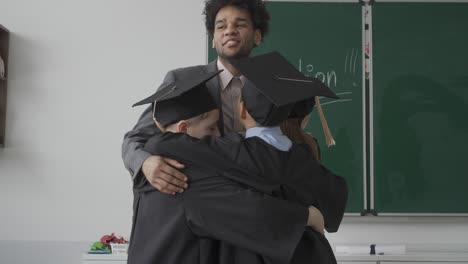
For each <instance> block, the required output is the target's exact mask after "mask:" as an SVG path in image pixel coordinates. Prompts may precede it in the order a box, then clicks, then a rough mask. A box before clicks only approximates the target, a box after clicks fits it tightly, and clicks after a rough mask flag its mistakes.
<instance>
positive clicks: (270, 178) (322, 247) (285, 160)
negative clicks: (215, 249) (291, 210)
mask: <svg viewBox="0 0 468 264" xmlns="http://www.w3.org/2000/svg"><path fill="white" fill-rule="evenodd" d="M150 141H152V142H154V143H156V144H157V145H158V147H157V151H156V152H157V153H155V154H157V155H161V156H165V157H169V158H173V159H176V160H178V161H180V162H182V163H185V164H186V165H188V166H195V167H201V168H205V169H207V170H212V171H223V174H222V175H223V176H225V177H228V178H230V179H233V180H235V181H237V182H240V183H243V184H246V185H248V186H250V187H252V188H255V189H257V190H260V191H263V192H265V191H267V192H266V193H268V191H270V193H268V194H272V195H274V196H278V197H282V198H283V199H287V200H289V201H293V202H296V203H299V204H302V205H304V206H309V205H313V206H316V207H317V208H318V209H319V210H320V211H321V212H322V214H323V216H324V219H325V228H326V230H327V231H328V232H336V231H337V230H338V227H339V225H340V223H341V220H342V217H343V214H344V210H345V207H346V201H347V187H346V183H345V181H344V179H343V178H342V177H339V176H337V175H335V174H333V173H332V172H331V171H329V170H328V169H326V168H325V167H324V166H322V165H321V164H320V163H319V162H317V161H315V160H313V158H312V152H311V151H310V149H309V147H308V146H306V145H293V147H292V149H291V150H290V151H287V152H285V151H279V150H277V149H276V148H274V147H273V146H271V145H269V144H268V143H266V142H264V141H263V140H262V139H260V138H258V137H252V138H248V139H243V138H242V137H241V136H239V135H238V134H236V133H232V134H228V135H226V136H225V137H222V138H221V137H205V138H203V139H201V140H198V139H195V138H192V137H190V136H188V135H186V134H178V133H164V134H161V135H158V136H156V137H155V138H153V139H152V140H150ZM226 159H227V160H230V161H231V163H230V164H226V162H225V160H226ZM238 166H240V167H241V168H243V169H246V170H247V171H248V174H247V177H246V174H244V173H237V171H236V168H237V167H238ZM189 177H190V176H189ZM265 185H266V186H265ZM188 189H190V185H189V188H188ZM258 243H262V242H261V241H258ZM278 248H279V247H278ZM246 261H248V262H246ZM243 262H244V263H273V262H274V261H273V260H271V259H270V258H268V257H267V256H259V255H258V253H254V252H252V251H249V250H246V249H245V248H239V247H237V248H236V247H233V246H230V245H229V244H226V243H221V245H220V263H243ZM291 263H336V259H335V257H334V254H333V251H332V249H331V247H330V245H329V243H328V241H327V239H326V238H325V237H324V236H323V235H321V234H319V233H317V232H315V231H313V230H312V229H310V228H307V229H306V231H305V232H304V234H303V236H302V239H301V242H300V243H299V245H298V246H297V248H296V251H295V253H294V255H293V258H292V262H291Z"/></svg>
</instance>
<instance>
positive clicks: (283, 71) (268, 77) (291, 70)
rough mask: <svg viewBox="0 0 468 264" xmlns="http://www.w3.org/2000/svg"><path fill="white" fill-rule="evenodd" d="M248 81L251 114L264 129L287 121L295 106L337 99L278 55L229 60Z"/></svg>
mask: <svg viewBox="0 0 468 264" xmlns="http://www.w3.org/2000/svg"><path fill="white" fill-rule="evenodd" d="M230 63H231V64H232V66H234V67H235V68H236V69H237V70H238V71H239V72H241V73H242V75H244V76H245V77H246V78H247V79H248V82H247V83H246V85H245V87H244V89H243V90H242V100H243V101H244V103H245V105H246V108H247V110H248V111H249V114H250V115H251V116H252V117H253V118H254V119H255V121H257V122H258V123H260V124H261V125H263V126H276V125H278V124H279V123H280V122H281V121H283V120H285V119H287V118H288V115H289V113H290V112H291V110H292V108H293V106H294V103H296V102H299V101H302V100H304V99H307V98H312V97H314V96H326V97H332V98H338V97H337V96H336V94H335V93H334V92H333V91H332V90H330V88H328V87H327V86H326V85H325V84H324V83H323V82H321V81H320V80H318V79H316V78H311V77H306V76H304V75H303V74H302V73H301V72H300V71H299V70H297V69H296V68H295V67H294V66H293V65H292V64H290V63H289V62H288V61H287V60H286V58H284V57H283V56H282V55H281V54H280V53H278V52H276V51H275V52H270V53H266V54H263V55H259V56H255V57H248V58H242V59H235V60H230Z"/></svg>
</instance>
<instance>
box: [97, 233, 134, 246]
mask: <svg viewBox="0 0 468 264" xmlns="http://www.w3.org/2000/svg"><path fill="white" fill-rule="evenodd" d="M101 242H102V243H103V244H104V245H105V246H106V247H110V243H116V244H125V243H127V242H128V241H127V240H125V239H124V238H123V237H116V236H115V235H114V233H112V234H110V235H104V236H102V237H101Z"/></svg>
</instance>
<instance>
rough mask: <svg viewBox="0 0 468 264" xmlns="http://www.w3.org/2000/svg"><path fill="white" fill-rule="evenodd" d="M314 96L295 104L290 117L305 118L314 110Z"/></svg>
mask: <svg viewBox="0 0 468 264" xmlns="http://www.w3.org/2000/svg"><path fill="white" fill-rule="evenodd" d="M314 106H315V100H314V98H308V99H305V100H302V101H300V102H297V103H295V104H294V107H293V109H292V110H291V113H289V116H288V118H304V117H306V116H307V115H309V114H310V113H311V112H312V110H314Z"/></svg>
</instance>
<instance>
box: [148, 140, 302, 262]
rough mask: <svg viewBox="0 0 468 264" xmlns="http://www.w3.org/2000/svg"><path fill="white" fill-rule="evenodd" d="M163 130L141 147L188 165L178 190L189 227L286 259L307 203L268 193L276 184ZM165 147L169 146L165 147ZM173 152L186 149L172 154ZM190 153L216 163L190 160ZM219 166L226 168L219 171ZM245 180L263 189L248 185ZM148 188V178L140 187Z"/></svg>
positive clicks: (200, 233)
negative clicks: (184, 186) (180, 141)
mask: <svg viewBox="0 0 468 264" xmlns="http://www.w3.org/2000/svg"><path fill="white" fill-rule="evenodd" d="M167 134H168V133H165V134H163V135H166V138H164V136H162V137H158V138H157V139H151V140H150V141H148V143H147V144H146V146H145V149H146V150H147V151H148V152H150V153H152V154H156V155H163V156H166V157H169V158H175V159H178V160H179V161H180V162H182V163H184V164H185V165H186V169H185V170H184V171H183V172H184V173H185V174H186V175H187V176H188V177H189V188H187V190H186V191H185V192H184V193H182V194H177V196H179V197H180V199H182V200H183V207H184V212H185V216H186V218H187V219H186V221H187V226H188V227H189V228H190V229H191V230H192V232H193V233H194V234H196V235H198V236H200V237H211V238H214V239H218V240H221V241H225V242H227V243H229V244H232V245H235V246H238V247H241V248H245V249H248V250H251V251H253V252H255V253H257V254H260V255H263V256H266V257H269V258H271V259H274V260H275V261H278V262H277V263H289V261H290V259H291V258H292V255H293V253H294V250H295V248H296V246H297V244H298V243H299V241H300V239H301V237H302V234H303V232H304V228H305V226H306V224H307V218H308V210H307V207H305V206H302V205H298V204H294V203H291V202H288V201H284V200H281V199H276V198H273V197H271V196H269V195H266V194H268V193H273V192H274V191H275V188H276V186H274V185H268V184H260V183H258V182H257V181H256V180H250V179H249V178H254V179H255V177H254V176H253V175H250V174H249V172H248V171H246V170H244V169H242V168H238V167H236V166H233V164H232V161H229V160H226V159H224V157H223V156H222V155H221V156H220V155H207V154H206V153H204V152H203V151H200V149H199V148H193V149H187V148H182V149H179V147H180V144H169V143H170V142H172V141H171V140H170V138H171V137H173V136H175V135H170V134H172V133H169V135H167ZM161 140H162V141H161ZM168 148H169V149H170V150H171V151H168V153H166V152H164V150H165V149H168ZM173 153H185V154H186V155H184V157H182V156H174V154H173ZM188 153H190V154H189V155H188V156H187V154H188ZM210 153H212V152H210ZM191 157H194V158H193V159H195V160H197V161H199V162H204V163H205V164H213V163H215V164H216V166H211V165H205V166H191V162H193V159H192V158H191ZM223 165H225V166H223ZM217 167H220V168H226V169H225V170H223V171H221V170H219V169H216V168H217ZM236 179H241V180H240V182H239V181H236ZM247 183H248V184H247ZM249 184H250V185H254V186H256V188H258V189H260V190H262V191H264V192H265V193H266V194H264V193H260V192H258V191H256V190H253V189H252V188H249V187H248V186H250V185H249ZM151 188H153V187H152V186H150V185H148V184H147V185H146V186H145V187H143V188H140V189H139V191H140V192H144V191H150V190H151Z"/></svg>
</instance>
